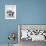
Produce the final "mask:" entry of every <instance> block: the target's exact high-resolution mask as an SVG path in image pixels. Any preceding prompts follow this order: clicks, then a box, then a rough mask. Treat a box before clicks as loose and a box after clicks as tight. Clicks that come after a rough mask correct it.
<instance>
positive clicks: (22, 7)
mask: <svg viewBox="0 0 46 46" xmlns="http://www.w3.org/2000/svg"><path fill="white" fill-rule="evenodd" d="M5 4H11V5H12V4H14V5H16V20H5V19H4V17H5V12H4V11H5ZM17 24H46V0H0V44H1V43H6V44H7V43H8V39H7V36H8V34H9V32H12V31H15V32H16V33H17V32H18V30H17ZM16 42H17V40H16Z"/></svg>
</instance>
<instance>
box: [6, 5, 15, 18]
mask: <svg viewBox="0 0 46 46" xmlns="http://www.w3.org/2000/svg"><path fill="white" fill-rule="evenodd" d="M5 19H16V5H5Z"/></svg>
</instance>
